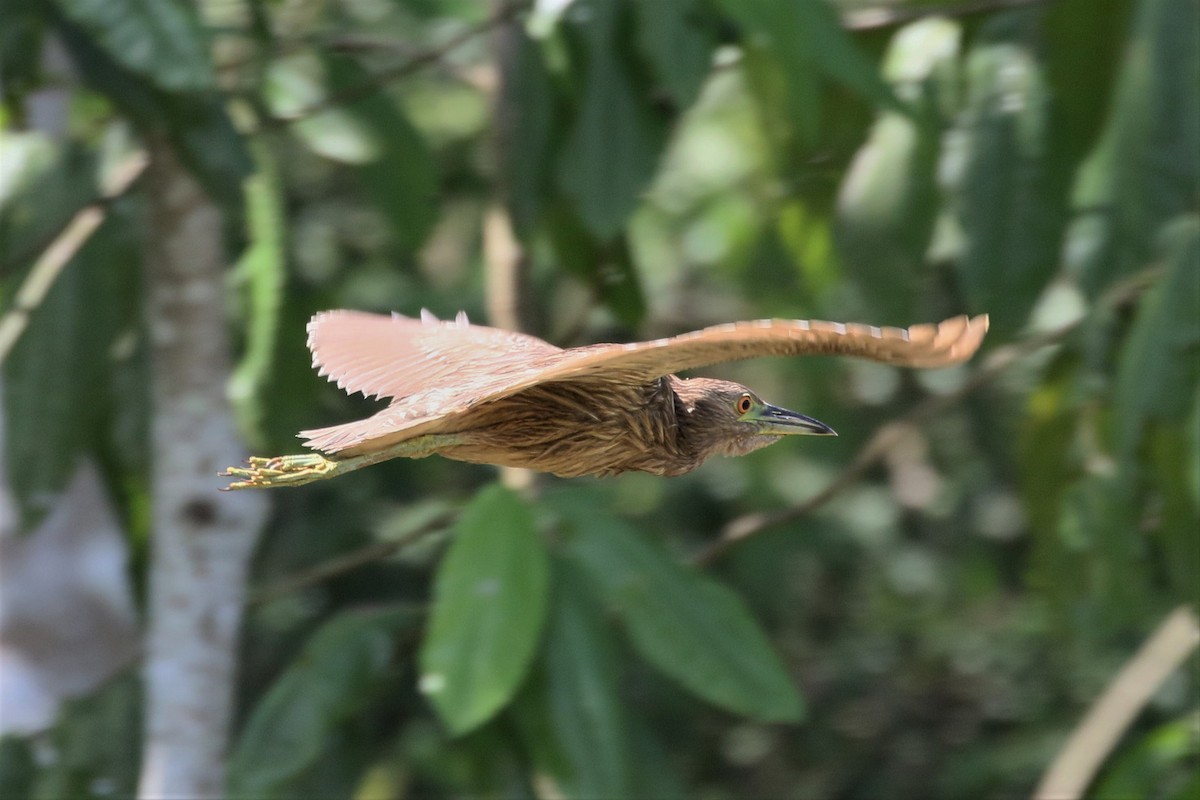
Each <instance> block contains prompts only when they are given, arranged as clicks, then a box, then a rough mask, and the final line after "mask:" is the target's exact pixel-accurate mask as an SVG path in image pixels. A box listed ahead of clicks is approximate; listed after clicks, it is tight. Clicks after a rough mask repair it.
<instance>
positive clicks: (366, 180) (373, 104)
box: [325, 55, 439, 252]
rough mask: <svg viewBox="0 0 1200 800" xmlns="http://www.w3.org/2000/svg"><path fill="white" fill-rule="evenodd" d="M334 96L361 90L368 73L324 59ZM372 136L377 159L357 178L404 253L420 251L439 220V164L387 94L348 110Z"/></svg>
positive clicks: (339, 59)
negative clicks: (388, 223)
mask: <svg viewBox="0 0 1200 800" xmlns="http://www.w3.org/2000/svg"><path fill="white" fill-rule="evenodd" d="M325 66H326V69H327V70H328V74H329V88H330V89H331V90H332V91H333V92H337V91H339V90H344V89H349V88H351V87H357V86H361V85H363V84H364V83H365V82H367V81H369V80H370V76H369V75H368V74H367V72H366V71H365V70H363V69H362V68H361V67H359V66H358V65H357V64H356V63H354V62H353V61H352V60H350V59H348V58H343V57H337V56H328V55H327V56H326V57H325ZM346 110H347V111H349V112H350V113H351V114H352V115H353V116H354V117H355V118H356V119H357V120H359V121H360V122H361V123H362V124H363V125H364V126H366V128H367V129H368V130H369V131H371V133H372V134H373V135H374V138H375V143H376V145H377V146H378V148H379V151H378V157H377V158H376V159H375V160H373V161H371V162H370V163H365V164H363V165H361V166H360V167H359V169H358V178H359V180H360V181H362V184H363V186H364V187H365V188H366V190H367V191H368V192H369V193H370V194H371V196H372V197H373V198H374V200H375V204H376V206H377V207H378V208H379V210H380V211H381V212H382V213H383V214H384V216H385V217H386V218H387V219H388V221H389V222H390V223H391V226H392V231H393V232H394V233H395V235H396V238H397V240H398V242H399V244H400V246H401V247H402V248H404V249H405V250H406V251H408V252H413V251H415V250H416V249H417V248H419V247H420V246H421V244H422V243H423V242H424V241H425V238H426V237H427V236H428V235H429V232H430V231H431V230H432V229H433V224H434V223H435V222H436V221H437V217H438V202H437V200H438V189H439V185H438V171H437V163H436V162H435V161H434V158H433V154H432V153H430V151H429V146H428V145H427V144H426V142H425V139H424V138H423V137H422V136H421V134H420V133H419V132H418V131H417V129H416V128H414V127H413V125H412V123H411V122H410V121H409V119H408V116H407V115H406V114H405V113H404V111H403V110H402V109H401V108H400V106H399V105H397V104H396V103H395V102H394V101H393V100H392V99H391V97H389V96H388V95H387V94H386V93H385V92H383V91H382V90H381V91H376V92H372V93H371V94H370V95H368V96H367V97H365V98H363V99H362V100H359V101H358V102H355V103H352V104H350V105H349V106H347V107H346Z"/></svg>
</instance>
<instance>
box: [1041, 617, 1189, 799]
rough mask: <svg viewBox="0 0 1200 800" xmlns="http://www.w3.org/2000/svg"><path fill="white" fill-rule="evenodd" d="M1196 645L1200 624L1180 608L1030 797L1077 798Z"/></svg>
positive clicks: (1127, 669)
mask: <svg viewBox="0 0 1200 800" xmlns="http://www.w3.org/2000/svg"><path fill="white" fill-rule="evenodd" d="M1198 645H1200V623H1198V622H1197V620H1196V615H1195V614H1194V613H1192V610H1191V608H1189V607H1188V606H1179V607H1178V608H1176V609H1175V610H1174V611H1172V612H1171V613H1170V614H1168V615H1167V617H1166V619H1165V620H1163V622H1162V624H1161V625H1159V626H1158V630H1156V631H1155V632H1154V633H1153V634H1152V635H1151V636H1150V638H1149V639H1147V640H1146V641H1145V642H1144V643H1143V644H1142V646H1141V647H1140V648H1138V651H1137V652H1136V653H1134V655H1133V657H1132V658H1130V659H1129V661H1128V662H1126V664H1125V666H1124V667H1122V668H1121V671H1120V672H1118V673H1117V675H1116V677H1115V678H1113V680H1112V682H1111V683H1109V685H1108V688H1107V689H1105V690H1104V694H1102V695H1100V699H1098V700H1097V701H1096V702H1095V703H1094V704H1093V705H1092V707H1091V709H1090V710H1089V711H1088V713H1087V715H1086V716H1085V717H1084V718H1083V720H1082V721H1081V722H1080V723H1079V726H1078V727H1076V728H1075V731H1074V733H1072V734H1071V738H1070V739H1069V740H1067V744H1066V746H1064V747H1063V749H1062V750H1060V751H1059V753H1058V756H1057V757H1056V758H1055V759H1054V763H1053V764H1051V765H1050V769H1049V770H1047V771H1046V774H1045V775H1044V776H1043V777H1042V781H1041V783H1040V784H1038V788H1037V790H1036V791H1035V792H1034V793H1033V796H1034V798H1035V800H1071V798H1077V797H1082V796H1083V793H1084V791H1086V790H1087V788H1088V786H1089V785H1090V784H1091V782H1092V780H1093V779H1094V778H1095V776H1096V772H1097V770H1099V769H1100V767H1101V765H1103V764H1104V760H1105V759H1106V758H1107V757H1108V754H1109V753H1110V752H1112V749H1113V747H1114V746H1116V744H1117V742H1118V741H1120V739H1121V737H1122V736H1123V735H1124V733H1125V731H1126V730H1127V729H1128V728H1129V726H1130V725H1131V724H1132V723H1133V721H1134V719H1136V718H1137V715H1138V714H1139V713H1140V712H1141V710H1142V709H1143V708H1145V706H1146V703H1148V702H1150V698H1151V697H1153V696H1154V694H1155V692H1157V691H1158V689H1159V687H1160V686H1162V684H1163V681H1165V680H1166V679H1167V678H1168V677H1170V675H1171V674H1172V673H1173V672H1175V670H1176V669H1178V668H1179V666H1180V665H1181V664H1183V662H1184V661H1185V660H1186V659H1187V657H1188V656H1189V655H1191V654H1192V653H1193V652H1194V651H1195V650H1196V647H1197V646H1198Z"/></svg>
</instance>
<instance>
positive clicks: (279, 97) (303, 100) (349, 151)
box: [263, 52, 381, 164]
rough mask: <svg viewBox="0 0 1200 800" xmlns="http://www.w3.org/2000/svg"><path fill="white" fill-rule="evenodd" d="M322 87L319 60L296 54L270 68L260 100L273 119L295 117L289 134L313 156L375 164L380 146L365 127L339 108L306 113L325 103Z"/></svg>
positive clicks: (377, 138)
mask: <svg viewBox="0 0 1200 800" xmlns="http://www.w3.org/2000/svg"><path fill="white" fill-rule="evenodd" d="M325 83H326V76H325V67H324V64H323V63H322V62H321V59H320V57H319V56H318V55H317V54H316V53H312V52H304V53H296V54H294V55H290V56H287V57H285V58H281V59H278V60H276V61H273V62H272V63H271V64H270V66H269V67H268V69H267V74H266V76H265V79H264V83H263V98H264V99H265V100H266V101H267V104H268V107H269V108H270V109H271V113H272V114H274V115H275V116H276V117H278V118H281V119H290V118H292V117H297V119H296V121H294V122H292V123H291V130H292V132H293V133H295V134H296V136H297V137H299V138H300V139H301V140H302V141H303V142H304V143H305V144H306V145H307V146H308V147H309V149H310V150H312V151H313V152H314V153H317V154H319V155H322V156H324V157H325V158H328V159H331V160H333V161H340V162H342V163H345V164H368V163H370V162H372V161H375V160H376V159H377V158H379V156H380V149H381V144H380V142H379V137H378V136H377V135H376V134H375V133H374V132H373V131H372V130H371V129H370V128H369V127H368V126H367V124H366V123H364V122H363V121H361V120H360V119H358V118H357V117H355V116H354V115H353V114H351V113H350V112H349V111H347V110H345V109H342V108H329V109H327V110H325V111H320V112H318V113H310V109H312V108H314V107H316V106H318V105H319V104H320V103H322V102H323V101H325V100H326V99H327V97H328V91H327V90H326V88H325Z"/></svg>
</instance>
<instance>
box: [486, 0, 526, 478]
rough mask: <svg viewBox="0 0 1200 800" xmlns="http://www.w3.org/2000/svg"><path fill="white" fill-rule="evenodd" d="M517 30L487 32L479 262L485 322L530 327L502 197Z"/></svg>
mask: <svg viewBox="0 0 1200 800" xmlns="http://www.w3.org/2000/svg"><path fill="white" fill-rule="evenodd" d="M506 8H508V4H507V3H505V2H502V1H499V0H498V1H497V2H493V3H492V14H493V19H502V18H504V14H505V9H506ZM520 32H521V22H520V21H519V20H517V19H514V18H511V17H509V18H507V19H505V21H504V22H503V23H501V24H499V25H497V26H496V28H495V29H494V30H493V31H492V35H491V50H492V56H493V64H494V69H495V73H496V79H495V81H494V84H493V86H494V96H493V99H492V130H491V134H492V142H491V144H492V149H493V152H494V153H495V158H496V168H497V175H496V177H495V180H493V181H492V186H493V187H494V189H493V192H492V198H491V201H490V202H489V204H488V207H487V210H486V211H485V212H484V217H483V263H484V277H485V279H486V282H485V290H486V301H487V311H488V322H489V323H490V324H491V325H494V326H495V327H497V328H504V329H506V330H510V331H523V332H529V329H530V324H529V323H530V316H531V315H532V313H531V312H532V309H531V308H530V303H529V300H528V296H527V293H526V278H527V277H528V271H529V259H528V257H527V254H526V253H525V248H524V247H523V246H522V245H521V242H520V241H519V240H518V239H517V237H516V234H515V233H514V232H513V227H512V218H511V216H510V215H509V212H508V207H507V206H506V204H505V199H506V198H507V196H508V193H509V186H508V179H507V175H508V174H509V171H508V166H507V163H508V159H509V157H510V156H509V153H510V150H511V147H512V141H513V137H514V127H515V125H516V110H515V108H514V107H513V102H512V86H511V83H510V81H511V79H512V73H513V61H514V59H515V58H516V48H517V45H518V41H519V38H518V37H519V36H520ZM500 480H501V482H503V483H504V485H505V486H508V487H509V488H510V489H517V490H522V491H530V490H532V488H533V486H534V483H535V478H534V474H533V473H532V472H530V471H529V470H527V469H519V468H517V467H501V468H500Z"/></svg>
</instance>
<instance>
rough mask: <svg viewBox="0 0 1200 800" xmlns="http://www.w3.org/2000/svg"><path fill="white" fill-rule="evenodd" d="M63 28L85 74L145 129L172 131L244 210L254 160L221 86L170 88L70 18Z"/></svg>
mask: <svg viewBox="0 0 1200 800" xmlns="http://www.w3.org/2000/svg"><path fill="white" fill-rule="evenodd" d="M58 33H59V35H60V36H61V38H62V40H63V43H64V44H65V45H66V47H67V51H68V52H69V53H70V55H71V59H72V61H74V62H75V66H76V69H77V71H78V72H79V75H80V77H81V78H82V80H83V81H84V82H85V83H86V84H87V85H88V86H90V87H92V88H93V89H95V90H96V91H98V92H100V93H102V94H104V95H105V96H106V97H108V98H109V99H110V100H111V101H112V102H113V103H114V104H115V105H116V106H117V107H118V108H119V109H120V110H121V111H122V113H124V114H126V115H127V116H128V117H129V118H130V119H131V121H132V122H133V123H134V124H135V125H136V126H137V128H138V129H139V131H140V132H141V133H142V134H143V135H148V136H162V135H164V134H165V135H166V136H168V137H170V139H171V141H172V142H173V143H174V145H175V147H176V150H177V151H178V153H179V156H180V158H181V159H182V160H183V162H184V163H185V164H186V165H187V167H188V169H189V170H190V171H191V172H192V173H193V174H194V175H195V176H196V178H197V180H199V181H200V182H201V184H203V185H204V188H205V191H207V192H208V194H209V196H210V197H212V198H213V199H214V200H216V201H217V202H219V203H221V204H222V205H223V206H224V207H225V208H226V209H229V210H231V211H232V212H234V213H235V214H240V213H241V203H242V199H243V198H242V182H243V181H244V180H245V179H246V178H247V177H248V176H249V175H250V174H251V172H253V170H254V163H253V161H252V160H251V158H250V154H249V152H248V151H247V149H246V146H245V143H244V142H243V140H242V136H241V134H239V133H238V131H237V130H236V129H235V128H234V126H233V123H232V121H230V119H229V116H228V114H227V113H226V111H225V101H224V98H223V97H222V96H221V95H220V94H218V93H216V92H175V93H172V92H165V91H162V90H160V89H159V88H158V87H156V86H155V85H154V84H153V83H152V82H151V81H150V80H149V79H147V78H144V77H142V76H141V75H139V74H137V73H135V72H132V71H130V70H129V69H127V68H125V67H124V66H122V65H121V64H120V63H118V62H117V61H115V60H114V59H113V58H111V57H110V56H109V55H108V53H106V52H105V51H104V50H102V49H100V48H98V47H97V46H96V45H95V43H94V42H93V41H92V40H91V38H90V37H89V36H88V35H87V34H86V33H85V32H84V31H82V30H80V29H79V28H78V27H76V26H75V25H72V24H70V23H69V22H65V21H60V23H59V25H58Z"/></svg>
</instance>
